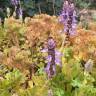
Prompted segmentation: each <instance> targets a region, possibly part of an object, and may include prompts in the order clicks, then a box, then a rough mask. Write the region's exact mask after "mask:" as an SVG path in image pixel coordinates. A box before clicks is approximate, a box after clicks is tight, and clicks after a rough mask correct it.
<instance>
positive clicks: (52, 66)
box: [41, 37, 62, 78]
mask: <svg viewBox="0 0 96 96" xmlns="http://www.w3.org/2000/svg"><path fill="white" fill-rule="evenodd" d="M55 47H56V43H55V41H54V39H53V38H52V37H49V39H48V42H47V49H43V50H42V51H41V52H47V53H48V56H47V57H46V60H47V66H46V68H45V71H46V73H47V75H48V78H51V77H52V76H54V75H55V74H56V64H57V65H59V66H60V67H62V65H61V56H62V55H61V53H60V52H59V51H57V50H56V49H55Z"/></svg>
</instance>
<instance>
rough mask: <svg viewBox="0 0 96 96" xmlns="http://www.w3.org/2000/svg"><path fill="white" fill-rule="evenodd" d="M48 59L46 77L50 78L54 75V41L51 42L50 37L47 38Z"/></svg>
mask: <svg viewBox="0 0 96 96" xmlns="http://www.w3.org/2000/svg"><path fill="white" fill-rule="evenodd" d="M47 47H48V57H49V58H50V60H49V61H48V66H49V73H48V77H49V78H50V77H52V76H53V75H55V67H56V66H55V41H54V40H53V38H52V37H49V38H48V44H47Z"/></svg>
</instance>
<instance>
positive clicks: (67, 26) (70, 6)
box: [59, 0, 77, 35]
mask: <svg viewBox="0 0 96 96" xmlns="http://www.w3.org/2000/svg"><path fill="white" fill-rule="evenodd" d="M76 17H77V14H76V11H75V6H74V3H71V2H70V1H68V0H66V1H64V4H63V10H62V12H61V14H60V19H59V21H60V22H61V23H62V24H63V25H64V32H67V33H69V35H75V34H76V32H75V31H76V30H75V29H76V24H77V20H76Z"/></svg>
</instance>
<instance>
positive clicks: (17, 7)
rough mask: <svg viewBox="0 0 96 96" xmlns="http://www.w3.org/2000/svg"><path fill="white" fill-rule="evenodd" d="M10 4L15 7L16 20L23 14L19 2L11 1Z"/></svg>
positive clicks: (17, 0) (16, 0) (18, 0)
mask: <svg viewBox="0 0 96 96" xmlns="http://www.w3.org/2000/svg"><path fill="white" fill-rule="evenodd" d="M11 4H12V5H14V6H15V12H16V18H20V17H21V16H22V14H23V13H22V8H21V4H20V0H11Z"/></svg>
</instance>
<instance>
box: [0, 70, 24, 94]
mask: <svg viewBox="0 0 96 96" xmlns="http://www.w3.org/2000/svg"><path fill="white" fill-rule="evenodd" d="M4 78H5V79H3V80H1V81H0V96H11V95H12V94H13V93H14V92H16V91H18V90H19V88H20V84H22V83H24V81H25V77H24V76H23V74H22V73H21V72H20V71H19V70H17V69H14V70H13V71H12V72H9V73H7V74H6V75H5V77H4Z"/></svg>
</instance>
